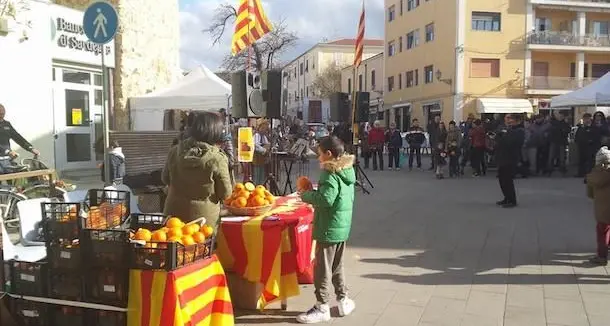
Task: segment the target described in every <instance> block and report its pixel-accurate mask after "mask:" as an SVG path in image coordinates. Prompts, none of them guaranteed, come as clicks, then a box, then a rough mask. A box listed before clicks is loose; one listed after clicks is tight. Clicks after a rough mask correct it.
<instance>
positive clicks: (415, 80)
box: [413, 69, 419, 86]
mask: <svg viewBox="0 0 610 326" xmlns="http://www.w3.org/2000/svg"><path fill="white" fill-rule="evenodd" d="M413 79H414V82H415V86H417V85H419V69H415V77H414V78H413Z"/></svg>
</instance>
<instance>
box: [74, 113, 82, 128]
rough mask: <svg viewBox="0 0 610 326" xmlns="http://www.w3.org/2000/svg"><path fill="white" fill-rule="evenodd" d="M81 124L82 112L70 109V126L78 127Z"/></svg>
mask: <svg viewBox="0 0 610 326" xmlns="http://www.w3.org/2000/svg"><path fill="white" fill-rule="evenodd" d="M82 124H83V110H82V109H72V125H73V126H80V125H82Z"/></svg>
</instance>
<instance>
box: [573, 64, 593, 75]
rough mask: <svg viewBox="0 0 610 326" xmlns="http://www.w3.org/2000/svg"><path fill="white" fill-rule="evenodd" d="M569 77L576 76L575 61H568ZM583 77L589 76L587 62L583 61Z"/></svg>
mask: <svg viewBox="0 0 610 326" xmlns="http://www.w3.org/2000/svg"><path fill="white" fill-rule="evenodd" d="M570 77H572V78H576V63H574V62H572V63H570ZM583 77H585V78H588V77H589V64H588V63H585V71H584V76H583Z"/></svg>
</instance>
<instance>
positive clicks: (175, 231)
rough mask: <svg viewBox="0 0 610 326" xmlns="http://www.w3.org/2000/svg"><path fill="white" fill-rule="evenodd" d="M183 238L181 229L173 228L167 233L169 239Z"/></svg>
mask: <svg viewBox="0 0 610 326" xmlns="http://www.w3.org/2000/svg"><path fill="white" fill-rule="evenodd" d="M181 236H182V228H181V227H173V228H170V229H169V231H168V232H167V237H168V238H173V237H178V238H179V237H181Z"/></svg>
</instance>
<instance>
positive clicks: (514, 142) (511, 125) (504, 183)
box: [495, 114, 525, 208]
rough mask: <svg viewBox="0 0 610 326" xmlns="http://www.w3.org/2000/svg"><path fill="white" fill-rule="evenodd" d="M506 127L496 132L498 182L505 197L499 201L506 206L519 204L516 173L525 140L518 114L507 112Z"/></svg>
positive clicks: (500, 204) (499, 203) (510, 206)
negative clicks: (515, 181) (515, 180)
mask: <svg viewBox="0 0 610 326" xmlns="http://www.w3.org/2000/svg"><path fill="white" fill-rule="evenodd" d="M504 123H505V125H506V126H505V128H503V129H501V130H500V131H499V132H498V133H496V136H495V140H496V148H495V154H496V164H497V165H498V182H499V183H500V189H501V190H502V195H503V196H504V199H502V200H500V201H499V202H497V204H498V205H499V206H502V207H504V208H512V207H515V206H517V194H516V192H515V183H514V179H515V174H516V172H517V165H518V163H519V158H520V153H521V147H523V141H524V140H525V130H524V128H523V125H522V124H521V118H520V117H519V116H518V115H512V114H507V115H506V116H505V117H504Z"/></svg>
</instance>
